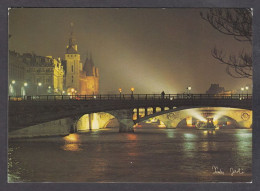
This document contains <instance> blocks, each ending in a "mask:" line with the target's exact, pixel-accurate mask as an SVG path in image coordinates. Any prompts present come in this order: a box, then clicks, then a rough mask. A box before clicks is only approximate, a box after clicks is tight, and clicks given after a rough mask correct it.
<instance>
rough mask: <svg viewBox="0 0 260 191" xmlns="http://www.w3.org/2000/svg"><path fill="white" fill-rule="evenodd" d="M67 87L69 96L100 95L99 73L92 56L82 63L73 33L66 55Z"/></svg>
mask: <svg viewBox="0 0 260 191" xmlns="http://www.w3.org/2000/svg"><path fill="white" fill-rule="evenodd" d="M65 61H66V62H65V67H64V68H65V69H66V70H65V73H66V74H65V81H66V83H65V85H66V92H67V94H69V95H93V94H98V93H99V71H98V68H96V67H95V66H94V62H93V59H92V56H91V55H90V58H88V57H87V58H86V61H85V63H84V65H83V64H82V62H81V59H80V54H79V53H78V46H77V43H76V39H75V37H74V35H73V32H71V34H70V38H69V45H68V46H67V49H66V53H65Z"/></svg>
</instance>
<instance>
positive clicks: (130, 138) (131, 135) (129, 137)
mask: <svg viewBox="0 0 260 191" xmlns="http://www.w3.org/2000/svg"><path fill="white" fill-rule="evenodd" d="M127 139H128V140H131V141H132V140H136V135H135V134H131V133H130V134H127Z"/></svg>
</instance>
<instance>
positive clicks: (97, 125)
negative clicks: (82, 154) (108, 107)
mask: <svg viewBox="0 0 260 191" xmlns="http://www.w3.org/2000/svg"><path fill="white" fill-rule="evenodd" d="M91 122H92V129H99V123H98V119H97V114H96V113H93V120H92V121H91Z"/></svg>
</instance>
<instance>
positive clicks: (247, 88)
mask: <svg viewBox="0 0 260 191" xmlns="http://www.w3.org/2000/svg"><path fill="white" fill-rule="evenodd" d="M248 89H249V87H248V86H246V94H248Z"/></svg>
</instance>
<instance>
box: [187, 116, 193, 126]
mask: <svg viewBox="0 0 260 191" xmlns="http://www.w3.org/2000/svg"><path fill="white" fill-rule="evenodd" d="M186 123H187V126H188V127H192V117H191V116H189V117H187V118H186Z"/></svg>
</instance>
